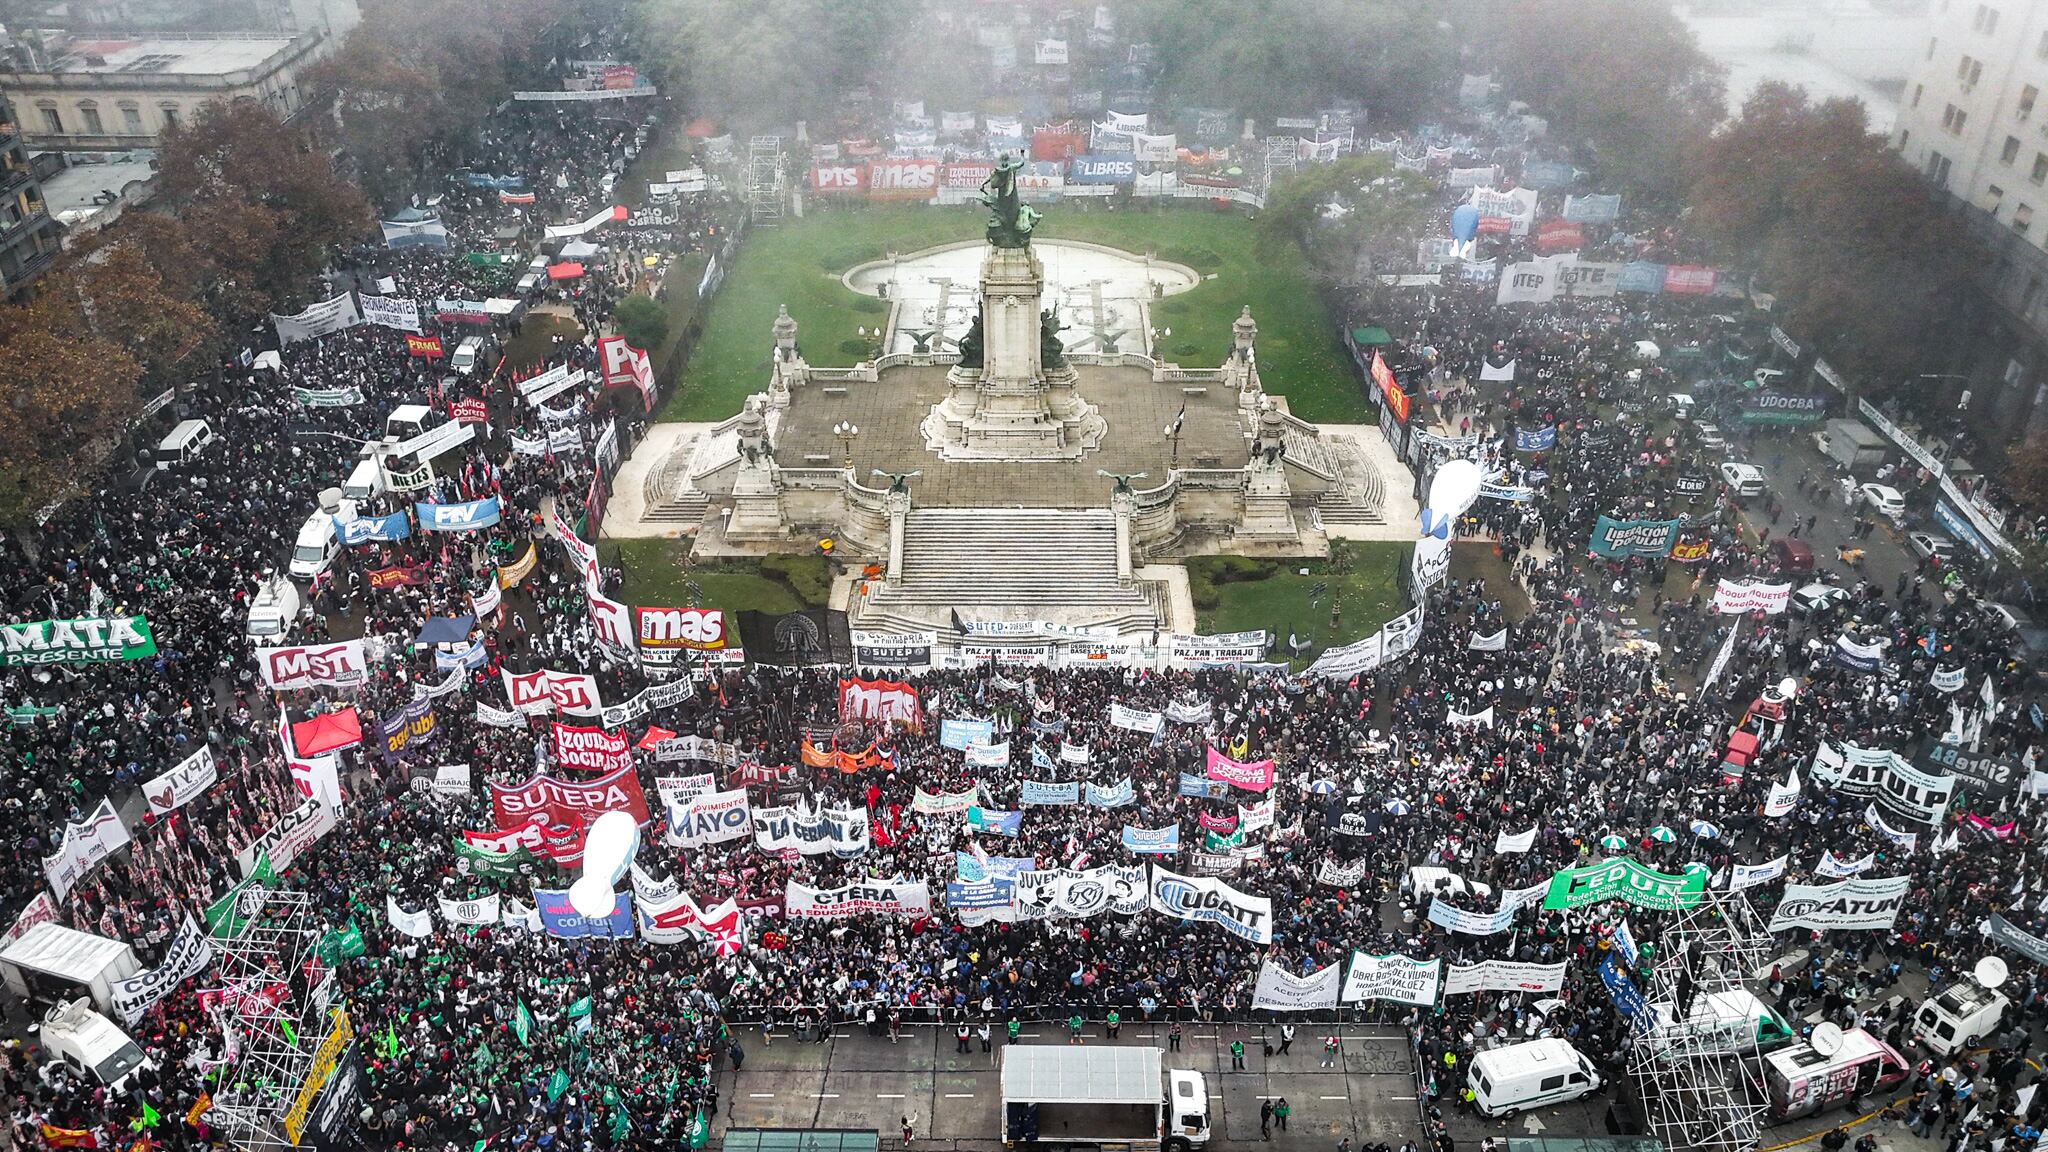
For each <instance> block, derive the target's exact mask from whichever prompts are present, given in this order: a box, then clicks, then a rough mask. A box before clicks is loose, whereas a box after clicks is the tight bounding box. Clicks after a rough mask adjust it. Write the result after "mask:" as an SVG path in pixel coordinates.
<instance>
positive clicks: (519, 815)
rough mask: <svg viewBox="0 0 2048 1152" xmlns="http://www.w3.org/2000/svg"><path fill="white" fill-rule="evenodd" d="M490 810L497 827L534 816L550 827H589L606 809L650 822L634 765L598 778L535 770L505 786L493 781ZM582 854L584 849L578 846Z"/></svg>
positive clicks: (517, 825)
mask: <svg viewBox="0 0 2048 1152" xmlns="http://www.w3.org/2000/svg"><path fill="white" fill-rule="evenodd" d="M491 811H492V812H493V813H494V814H495V815H496V816H497V818H498V828H499V829H500V830H501V831H502V830H507V829H521V828H525V827H526V826H527V825H529V824H532V823H533V822H534V821H535V820H540V821H542V822H544V823H545V824H546V825H547V826H548V827H550V828H564V827H567V828H574V829H577V830H579V834H578V837H577V839H578V842H579V843H580V841H581V839H582V837H581V834H580V830H581V829H584V828H588V827H589V826H590V823H591V821H593V820H596V819H597V818H598V817H599V816H602V815H604V814H605V813H606V812H631V813H632V814H633V819H635V820H637V821H639V822H640V823H642V824H645V823H647V798H646V796H644V795H643V794H642V793H641V791H640V779H639V777H637V776H635V775H634V774H633V766H632V765H631V764H628V765H627V766H625V767H624V768H621V769H619V770H618V771H616V772H613V773H612V774H611V775H609V776H603V777H600V778H598V779H596V780H590V781H587V782H581V783H579V782H577V781H574V780H562V779H559V778H557V777H554V776H549V775H546V774H536V775H534V776H530V777H528V778H527V779H526V780H525V781H524V782H522V783H519V784H514V785H511V786H509V787H508V786H506V785H504V784H499V783H496V782H493V783H492V784H491ZM577 854H578V855H581V850H580V849H579V850H578V853H577Z"/></svg>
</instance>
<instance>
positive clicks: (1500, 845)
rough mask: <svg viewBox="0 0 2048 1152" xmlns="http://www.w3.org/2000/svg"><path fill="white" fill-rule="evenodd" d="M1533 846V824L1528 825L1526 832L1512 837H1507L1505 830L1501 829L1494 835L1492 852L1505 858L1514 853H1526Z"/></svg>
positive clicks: (1534, 836) (1534, 828)
mask: <svg viewBox="0 0 2048 1152" xmlns="http://www.w3.org/2000/svg"><path fill="white" fill-rule="evenodd" d="M1535 846H1536V826H1535V825H1534V824H1531V825H1529V830H1528V831H1527V832H1522V833H1519V834H1517V835H1514V836H1510V835H1508V833H1507V829H1505V828H1503V829H1501V830H1500V831H1499V832H1497V833H1495V834H1494V837H1493V850H1494V853H1495V854H1496V855H1501V856H1506V855H1510V854H1512V853H1516V852H1527V851H1528V850H1529V849H1531V848H1534V847H1535Z"/></svg>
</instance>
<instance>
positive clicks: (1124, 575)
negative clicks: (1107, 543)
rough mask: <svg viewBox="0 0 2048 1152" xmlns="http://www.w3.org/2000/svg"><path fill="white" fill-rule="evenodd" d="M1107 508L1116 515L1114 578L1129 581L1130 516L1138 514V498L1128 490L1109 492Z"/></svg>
mask: <svg viewBox="0 0 2048 1152" xmlns="http://www.w3.org/2000/svg"><path fill="white" fill-rule="evenodd" d="M1109 510H1110V513H1111V514H1112V515H1114V516H1115V517H1116V580H1117V583H1119V584H1129V583H1130V582H1131V518H1132V517H1134V516H1136V515H1137V514H1138V498H1137V497H1136V496H1134V495H1132V494H1131V493H1129V492H1123V491H1117V492H1112V493H1110V496H1109Z"/></svg>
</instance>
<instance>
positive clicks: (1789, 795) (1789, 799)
mask: <svg viewBox="0 0 2048 1152" xmlns="http://www.w3.org/2000/svg"><path fill="white" fill-rule="evenodd" d="M1798 803H1799V769H1797V768H1794V769H1793V770H1792V772H1791V775H1789V776H1787V777H1786V778H1785V782H1784V783H1783V784H1773V785H1771V791H1770V794H1769V795H1768V796H1765V797H1764V815H1765V816H1767V817H1770V818H1772V819H1776V818H1777V817H1779V816H1783V815H1784V814H1785V813H1787V812H1790V811H1791V810H1792V809H1793V806H1795V805H1797V804H1798Z"/></svg>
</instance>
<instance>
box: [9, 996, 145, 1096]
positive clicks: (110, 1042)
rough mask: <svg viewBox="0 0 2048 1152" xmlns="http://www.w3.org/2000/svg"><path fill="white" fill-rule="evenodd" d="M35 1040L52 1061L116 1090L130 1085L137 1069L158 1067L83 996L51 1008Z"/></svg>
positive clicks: (129, 1037) (132, 1040) (133, 1041)
mask: <svg viewBox="0 0 2048 1152" xmlns="http://www.w3.org/2000/svg"><path fill="white" fill-rule="evenodd" d="M36 1039H37V1040H38V1041H39V1042H40V1043H41V1044H42V1046H43V1051H44V1052H45V1053H46V1054H47V1055H48V1056H49V1057H50V1058H51V1059H53V1060H61V1061H63V1062H64V1063H66V1064H69V1065H71V1066H72V1067H74V1068H76V1069H78V1070H79V1071H81V1072H84V1073H86V1074H87V1075H89V1076H91V1077H93V1078H94V1079H95V1080H98V1081H99V1082H100V1083H102V1084H105V1085H106V1086H107V1087H109V1088H112V1089H115V1090H117V1091H118V1090H120V1089H121V1088H124V1087H126V1086H127V1083H128V1078H129V1077H131V1076H133V1075H135V1072H136V1070H137V1069H140V1068H145V1067H147V1068H154V1067H156V1064H155V1062H154V1061H152V1060H150V1058H149V1057H148V1056H146V1055H144V1054H143V1051H142V1048H141V1047H140V1046H139V1045H137V1044H136V1043H135V1040H134V1038H133V1037H131V1036H129V1035H128V1034H127V1033H126V1032H123V1031H121V1029H120V1028H119V1027H117V1026H115V1024H114V1022H113V1021H112V1020H109V1019H107V1018H106V1017H105V1016H102V1015H100V1014H99V1013H97V1012H95V1011H93V1010H92V1005H91V1003H89V1002H88V1001H87V1000H86V999H85V997H83V996H81V997H79V998H78V999H76V1000H73V1001H71V1002H70V1003H68V1004H59V1005H57V1006H56V1007H55V1008H52V1009H50V1011H49V1013H48V1014H47V1015H45V1016H44V1017H43V1027H42V1033H41V1035H39V1036H38V1037H37V1038H36Z"/></svg>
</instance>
